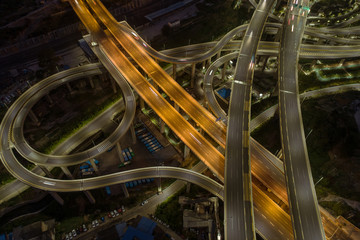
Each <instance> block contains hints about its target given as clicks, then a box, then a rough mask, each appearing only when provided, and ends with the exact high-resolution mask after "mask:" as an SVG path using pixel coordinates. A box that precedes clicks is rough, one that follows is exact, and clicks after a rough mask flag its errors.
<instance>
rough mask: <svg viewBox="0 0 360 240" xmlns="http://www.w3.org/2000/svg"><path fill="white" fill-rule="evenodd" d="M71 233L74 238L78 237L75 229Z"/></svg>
mask: <svg viewBox="0 0 360 240" xmlns="http://www.w3.org/2000/svg"><path fill="white" fill-rule="evenodd" d="M71 233H72V235H73V237H76V235H77V234H76V231H75V229H73V230H72V231H71Z"/></svg>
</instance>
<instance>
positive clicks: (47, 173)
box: [38, 165, 64, 206]
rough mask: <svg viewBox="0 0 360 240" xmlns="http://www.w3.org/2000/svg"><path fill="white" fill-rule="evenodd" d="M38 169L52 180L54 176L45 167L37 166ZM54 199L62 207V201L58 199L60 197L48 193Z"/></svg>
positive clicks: (54, 193)
mask: <svg viewBox="0 0 360 240" xmlns="http://www.w3.org/2000/svg"><path fill="white" fill-rule="evenodd" d="M38 166H39V168H40V169H41V170H42V171H43V172H44V173H45V175H46V176H48V177H51V178H54V175H53V174H52V173H51V172H50V171H49V170H48V169H47V168H46V167H45V166H40V165H38ZM48 193H49V194H50V195H51V196H52V197H53V198H54V199H55V201H57V202H58V203H59V204H60V205H61V206H63V205H64V199H62V198H61V197H60V195H59V194H58V193H57V192H51V191H49V192H48Z"/></svg>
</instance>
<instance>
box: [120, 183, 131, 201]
mask: <svg viewBox="0 0 360 240" xmlns="http://www.w3.org/2000/svg"><path fill="white" fill-rule="evenodd" d="M121 188H122V190H123V192H124V195H125V197H127V198H128V197H130V194H129V191H128V189H127V187H126V185H125V183H122V184H121Z"/></svg>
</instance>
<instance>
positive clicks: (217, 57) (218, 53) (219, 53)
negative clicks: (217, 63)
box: [216, 50, 221, 59]
mask: <svg viewBox="0 0 360 240" xmlns="http://www.w3.org/2000/svg"><path fill="white" fill-rule="evenodd" d="M220 57H221V50H220V51H218V52H217V54H216V59H219V58H220Z"/></svg>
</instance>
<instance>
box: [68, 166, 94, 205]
mask: <svg viewBox="0 0 360 240" xmlns="http://www.w3.org/2000/svg"><path fill="white" fill-rule="evenodd" d="M61 170H63V172H64V173H65V175H66V176H67V177H68V178H69V179H74V177H73V175H72V174H71V173H70V171H69V169H68V168H67V167H61ZM83 193H84V194H85V196H86V197H87V198H88V199H89V201H90V203H91V204H95V198H94V197H93V195H92V194H91V192H90V191H83Z"/></svg>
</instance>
